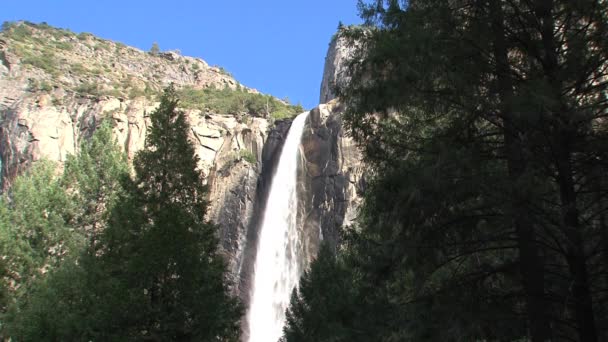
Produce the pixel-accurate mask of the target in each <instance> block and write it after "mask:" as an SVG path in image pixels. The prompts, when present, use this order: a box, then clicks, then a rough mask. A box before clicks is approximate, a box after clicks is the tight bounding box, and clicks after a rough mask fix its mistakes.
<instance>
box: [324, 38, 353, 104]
mask: <svg viewBox="0 0 608 342" xmlns="http://www.w3.org/2000/svg"><path fill="white" fill-rule="evenodd" d="M355 49H356V46H352V45H349V44H348V43H347V41H346V39H344V38H343V37H341V36H340V31H338V33H336V34H335V35H334V36H333V37H332V39H331V42H330V43H329V48H328V49H327V55H326V56H325V67H324V68H323V78H322V80H321V94H320V97H319V103H328V102H329V101H331V100H333V99H335V98H336V94H335V91H334V88H335V87H336V85H338V86H339V85H341V84H345V83H346V82H348V76H347V75H346V67H347V61H348V59H349V58H351V57H352V56H353V55H354V53H355Z"/></svg>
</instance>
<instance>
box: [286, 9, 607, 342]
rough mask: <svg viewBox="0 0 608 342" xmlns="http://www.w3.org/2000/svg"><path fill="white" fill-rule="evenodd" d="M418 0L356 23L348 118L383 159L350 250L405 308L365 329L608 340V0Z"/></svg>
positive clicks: (355, 267) (372, 280)
mask: <svg viewBox="0 0 608 342" xmlns="http://www.w3.org/2000/svg"><path fill="white" fill-rule="evenodd" d="M407 4H408V6H409V7H406V6H405V5H403V2H399V1H382V0H378V1H370V2H368V3H363V2H360V10H361V13H362V14H363V16H364V18H365V19H366V25H367V26H365V27H362V28H361V27H351V28H343V29H342V31H341V32H340V35H341V37H342V38H343V39H346V40H347V41H350V42H351V43H353V44H354V42H355V41H356V46H359V47H360V48H359V50H358V51H357V52H355V56H354V58H353V59H352V60H351V63H350V64H349V65H348V74H349V76H350V77H351V78H352V80H351V81H350V82H349V83H348V84H347V85H344V86H342V87H341V88H340V89H337V90H338V93H339V95H340V97H341V99H342V101H343V102H344V103H345V105H346V108H347V111H346V113H345V114H344V122H345V124H346V125H347V127H348V130H349V132H350V134H351V135H352V136H353V137H354V138H355V140H356V141H357V142H358V143H359V144H360V146H361V147H362V149H363V151H364V153H365V158H366V160H367V161H368V163H369V164H370V165H371V166H372V169H373V174H372V177H371V178H372V179H371V181H370V183H369V186H368V188H367V192H366V196H365V203H364V205H363V208H362V212H361V215H360V220H359V222H358V225H357V227H356V228H354V229H355V230H354V231H352V232H351V233H349V234H347V236H348V239H346V240H345V244H346V247H345V252H344V253H346V254H347V255H348V256H349V257H348V260H349V263H348V271H349V272H350V273H351V276H357V277H360V278H359V279H360V282H359V285H358V287H359V291H361V293H365V295H366V298H367V300H368V301H369V304H370V305H372V307H374V305H375V307H376V308H381V307H391V308H392V314H391V315H390V316H388V319H385V320H384V324H379V325H377V324H362V323H361V321H358V320H354V323H352V326H351V327H353V328H354V327H357V328H360V329H363V330H364V331H366V332H367V333H369V336H370V338H369V339H368V340H370V341H517V340H520V341H521V340H526V341H532V342H537V341H538V342H541V341H542V342H544V341H547V340H555V341H561V340H573V341H601V340H604V339H605V338H606V336H607V334H608V331H607V330H606V329H605V322H606V321H607V316H606V310H604V307H605V303H606V300H607V297H606V295H605V288H606V284H607V283H606V281H607V280H608V263H607V261H608V258H607V256H608V244H607V242H608V239H607V237H608V233H607V232H608V230H607V229H608V224H607V223H608V221H607V216H606V210H607V208H608V188H607V187H606V177H605V176H602V175H605V174H607V168H608V166H607V165H606V163H605V162H604V161H605V160H606V158H607V157H608V156H607V155H606V151H608V150H606V149H605V141H608V139H607V137H606V133H607V132H608V130H607V129H606V124H605V121H604V120H603V117H604V116H605V113H606V112H607V108H608V105H607V102H606V97H605V89H606V85H605V79H606V76H607V74H606V69H605V67H606V65H608V59H607V57H606V56H608V55H607V52H608V46H607V44H608V41H607V40H606V39H605V37H606V36H608V26H606V22H607V21H606V19H607V18H606V13H608V11H607V8H606V3H605V2H601V1H592V0H589V1H582V2H581V1H579V2H576V4H575V3H573V2H568V1H543V0H539V1H532V2H525V1H515V2H498V1H496V2H479V1H457V2H446V1H409V2H407ZM556 27H559V30H558V29H556ZM601 37H603V38H601ZM575 46H576V48H574V47H575ZM372 113H373V114H372ZM602 141H603V142H602ZM339 257H341V256H340V255H339ZM303 281H304V280H303ZM316 286H321V285H320V284H316V285H315V284H314V281H313V285H312V287H316ZM312 301H314V299H312V298H310V299H306V300H305V301H304V304H302V303H299V304H298V305H299V307H298V309H294V310H295V311H292V313H294V312H295V313H296V318H298V317H300V316H302V317H308V316H306V315H307V314H306V310H304V311H302V310H299V308H301V307H306V305H307V304H308V303H309V302H312ZM344 309H345V310H346V312H349V311H348V306H347V305H345V306H344ZM363 310H366V311H367V312H368V313H369V314H370V315H372V316H375V315H377V314H376V311H375V310H371V309H369V306H368V307H365V308H364V309H363ZM320 311H321V312H323V309H320ZM379 312H382V310H381V309H380V310H379ZM385 317H387V316H385ZM292 320H293V318H292ZM295 321H296V322H298V320H297V319H296V320H295ZM599 322H601V323H599ZM332 324H335V320H332V319H331V318H330V319H328V320H327V323H326V324H325V326H330V325H332ZM312 327H314V324H313V325H312ZM303 331H305V329H304V330H303ZM333 336H334V337H335V338H336V339H338V338H340V336H341V335H340V333H339V332H336V334H335V335H333ZM287 337H288V338H287V341H290V339H289V335H287ZM324 338H325V337H324ZM329 338H331V336H330V337H329ZM293 340H294V341H295V340H297V339H293Z"/></svg>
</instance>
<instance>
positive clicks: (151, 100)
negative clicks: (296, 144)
mask: <svg viewBox="0 0 608 342" xmlns="http://www.w3.org/2000/svg"><path fill="white" fill-rule="evenodd" d="M328 56H330V57H328V58H327V59H326V67H325V70H326V71H325V72H324V77H323V84H324V86H322V89H325V90H322V94H321V99H322V100H323V102H329V103H327V104H321V105H319V106H318V107H317V108H314V109H312V111H311V115H310V118H309V120H308V123H307V126H306V128H305V133H304V135H303V138H302V148H303V152H304V153H303V158H302V164H301V165H302V167H301V170H302V171H301V175H300V178H301V182H300V184H301V185H300V186H301V191H300V193H301V196H302V198H303V201H302V203H304V204H303V205H302V207H301V208H300V211H299V217H300V220H301V221H302V222H303V226H304V227H305V228H304V229H305V232H306V235H307V236H308V237H309V238H308V240H307V241H308V242H307V247H306V248H311V249H313V250H314V249H316V248H317V246H318V243H319V240H320V238H325V239H329V240H330V241H331V242H332V243H333V244H334V245H335V244H336V243H338V242H339V228H340V227H341V226H342V225H343V224H348V223H349V222H351V220H352V219H353V218H354V217H355V216H356V207H357V205H358V203H359V201H360V197H359V194H360V192H361V191H362V189H363V187H364V184H365V182H364V180H363V177H362V170H363V167H362V164H361V162H360V159H361V158H360V154H359V152H358V150H357V148H356V147H355V145H354V143H353V142H352V140H351V139H349V138H347V137H345V135H344V132H343V129H342V124H341V119H340V113H341V106H340V104H339V103H338V102H337V100H333V101H329V100H331V99H332V98H333V94H332V93H331V90H330V88H329V87H327V86H326V85H327V84H331V83H333V82H335V78H336V77H338V73H336V72H334V71H335V70H339V69H340V65H341V64H340V63H342V58H343V57H344V56H345V54H344V51H343V47H342V46H341V45H340V44H336V43H335V41H334V42H333V43H332V44H331V45H330V50H329V52H328ZM336 56H338V57H336ZM340 56H342V57H340ZM332 70H333V71H332ZM170 83H173V84H175V86H176V87H177V88H178V89H181V90H182V94H184V96H185V98H189V99H190V100H189V101H184V103H185V104H186V105H185V107H184V110H185V112H186V114H187V117H188V119H189V122H190V125H191V132H190V133H191V134H190V136H191V140H192V142H193V144H194V146H195V149H196V153H197V155H198V156H199V157H200V164H199V167H200V169H201V170H202V172H203V174H204V176H205V181H206V182H207V184H208V185H209V189H210V193H209V200H210V204H211V205H210V213H209V215H210V216H209V217H210V218H211V220H213V221H214V222H216V223H217V224H219V226H220V227H221V229H220V235H221V236H220V238H221V239H220V240H221V245H222V250H223V251H224V253H225V254H226V256H227V259H228V261H229V269H230V271H231V275H232V277H233V280H234V283H235V291H237V292H238V293H240V294H242V295H243V297H245V299H246V297H247V294H248V288H249V286H248V281H249V280H248V279H249V275H250V273H251V272H250V271H251V264H250V261H251V259H252V258H251V255H253V254H252V253H254V252H255V246H256V242H257V228H258V227H257V225H258V221H259V219H260V217H259V216H260V213H261V212H262V210H263V207H264V202H265V198H266V197H265V196H266V194H267V192H268V186H269V184H270V179H271V178H272V173H273V170H274V167H275V164H276V162H277V158H278V154H279V152H280V150H281V147H282V143H283V140H284V138H285V136H286V133H287V131H288V130H289V126H290V123H291V121H290V119H289V117H290V116H293V115H295V114H297V112H298V110H299V108H297V107H295V106H291V105H289V104H287V103H284V102H282V101H281V100H278V99H275V98H273V97H271V96H268V95H263V94H259V93H258V92H257V91H256V90H255V89H252V88H248V87H246V86H244V85H242V84H240V83H239V82H238V81H237V80H235V79H234V78H233V77H232V76H231V75H230V74H229V73H227V72H226V71H225V70H223V69H222V68H219V67H215V66H209V65H208V64H207V63H206V62H205V61H203V60H201V59H200V58H194V57H187V56H181V55H180V54H179V52H177V51H172V52H154V53H151V52H144V51H141V50H139V49H136V48H132V47H128V46H125V45H123V44H120V43H116V42H112V41H109V40H104V39H101V38H97V37H95V36H93V35H91V34H88V33H81V34H75V33H72V32H70V31H68V30H61V29H56V28H52V27H50V26H48V25H46V24H37V25H36V24H31V23H25V22H19V23H11V24H10V25H8V24H5V25H4V26H3V30H2V32H0V170H1V171H0V172H1V173H0V182H1V185H2V189H4V190H6V189H7V188H8V187H10V184H11V181H12V180H13V179H14V177H15V176H16V175H18V174H19V173H21V172H22V171H23V170H25V169H26V168H28V167H29V166H31V165H32V163H35V162H36V161H38V160H40V159H43V158H44V159H50V160H53V161H56V162H58V166H59V167H61V165H62V163H63V161H65V159H66V156H67V155H69V154H74V153H76V152H77V151H78V146H79V145H80V142H81V141H83V139H88V138H89V137H90V136H91V135H92V133H93V132H94V131H95V129H96V128H97V127H98V126H99V124H100V123H101V122H102V121H103V120H111V122H112V126H113V133H114V136H115V138H116V139H117V142H118V144H119V145H120V146H122V147H123V148H124V150H125V152H126V153H127V155H128V156H129V158H132V157H133V156H134V155H135V153H136V152H137V151H138V150H140V149H142V148H143V146H144V138H145V135H146V128H147V126H148V124H149V120H148V115H147V113H150V112H151V111H152V110H154V108H155V107H156V106H157V104H158V102H157V101H156V95H157V94H158V93H159V92H160V91H161V90H162V89H163V87H165V86H166V85H168V84H170ZM235 94H237V95H238V94H241V95H238V96H240V98H241V99H243V98H246V99H247V100H248V101H250V103H249V105H246V106H244V107H243V106H242V105H241V106H232V104H231V103H228V102H226V101H229V100H226V99H227V98H228V99H230V98H231V97H232V96H235ZM200 96H206V97H205V101H204V103H197V102H196V98H197V97H200ZM193 98H194V100H192V99H193ZM222 101H223V102H222ZM240 102H241V103H242V102H244V101H240ZM260 103H261V104H260ZM269 103H272V104H273V107H272V109H269Z"/></svg>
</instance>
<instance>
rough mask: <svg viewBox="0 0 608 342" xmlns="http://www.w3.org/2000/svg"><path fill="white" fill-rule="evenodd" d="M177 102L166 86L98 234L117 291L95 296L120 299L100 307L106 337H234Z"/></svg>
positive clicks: (213, 232) (231, 304)
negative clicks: (130, 170)
mask: <svg viewBox="0 0 608 342" xmlns="http://www.w3.org/2000/svg"><path fill="white" fill-rule="evenodd" d="M177 105H178V99H177V96H176V94H175V90H174V89H173V87H169V88H168V89H167V90H166V91H165V93H164V95H163V96H162V99H161V103H160V106H159V107H158V109H157V110H155V111H154V112H153V113H151V114H150V120H151V126H150V127H149V131H148V134H147V139H146V148H145V150H143V151H141V152H139V153H138V154H137V155H136V157H135V160H134V168H135V179H134V180H133V181H128V182H126V184H125V189H126V191H125V193H124V194H123V195H121V196H120V198H119V199H118V201H117V203H116V206H115V207H114V210H113V211H112V214H111V217H110V221H109V225H108V228H107V229H106V231H105V233H104V239H103V241H104V245H103V247H101V248H102V250H103V253H105V254H104V255H103V256H102V257H101V259H100V264H101V269H102V274H112V275H113V276H114V277H115V279H114V281H115V282H116V285H117V286H118V289H119V290H118V291H116V290H110V293H107V292H106V291H104V292H105V293H103V294H100V295H101V296H102V298H103V296H104V295H106V294H109V295H110V297H109V298H108V300H107V301H106V302H107V303H120V304H119V305H118V307H116V308H112V307H110V305H107V306H106V308H107V309H108V311H109V312H112V315H108V316H106V318H107V319H109V321H106V322H105V323H106V324H107V325H106V326H104V327H103V328H102V329H101V330H102V331H103V333H102V335H100V336H103V338H105V339H108V338H113V339H125V340H131V339H134V340H139V339H142V338H144V339H151V340H158V341H160V340H163V341H169V340H180V341H214V340H217V339H218V338H221V339H222V340H226V341H237V340H238V336H239V325H238V322H239V319H240V315H241V308H240V306H239V304H238V303H237V301H236V300H235V299H234V298H232V297H231V296H230V295H229V292H228V287H227V284H226V281H225V276H224V273H225V265H224V262H223V260H222V258H221V257H220V255H219V254H218V250H217V249H218V240H217V227H216V226H215V225H213V224H211V223H209V222H208V221H206V220H205V212H206V210H207V203H206V201H205V200H204V196H205V194H206V190H205V188H204V186H203V182H202V178H201V174H200V172H199V171H198V170H197V164H198V158H197V156H196V155H195V153H194V149H193V147H192V145H191V144H190V142H189V140H188V132H189V125H188V123H187V121H186V117H185V115H184V113H183V112H181V111H179V110H177ZM112 287H113V286H112V285H107V287H106V288H110V289H111V288H112ZM110 316H111V317H110Z"/></svg>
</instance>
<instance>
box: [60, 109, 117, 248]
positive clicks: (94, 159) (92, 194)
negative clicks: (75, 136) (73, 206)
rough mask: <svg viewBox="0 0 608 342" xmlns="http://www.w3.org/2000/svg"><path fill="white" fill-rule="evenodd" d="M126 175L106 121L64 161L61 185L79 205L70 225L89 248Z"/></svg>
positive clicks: (104, 220)
mask: <svg viewBox="0 0 608 342" xmlns="http://www.w3.org/2000/svg"><path fill="white" fill-rule="evenodd" d="M128 174H129V167H128V164H127V158H126V155H125V153H124V152H122V151H121V149H120V147H119V146H118V144H116V142H115V141H114V139H113V138H112V127H111V126H110V121H109V120H106V121H104V122H103V123H102V124H101V126H100V127H99V128H97V129H96V130H95V134H93V136H92V137H91V139H90V140H89V141H84V142H83V143H82V144H81V145H80V151H79V154H78V155H77V156H69V157H68V160H67V161H66V163H65V170H64V174H63V180H62V181H63V184H64V186H65V187H66V188H70V187H73V188H74V190H75V191H73V192H72V196H73V200H74V201H75V202H76V203H79V206H78V208H77V212H76V214H75V219H74V222H73V225H75V226H76V227H78V229H79V231H81V232H83V233H85V232H86V235H87V237H88V239H89V244H90V246H91V248H94V245H95V242H96V240H97V236H98V235H99V234H100V232H101V231H102V230H103V228H104V226H105V222H106V221H107V217H106V216H107V211H106V208H112V207H113V206H114V202H115V201H116V197H117V196H118V195H119V194H120V193H121V191H122V187H121V185H120V182H119V181H120V180H121V179H122V178H125V177H127V176H128Z"/></svg>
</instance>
